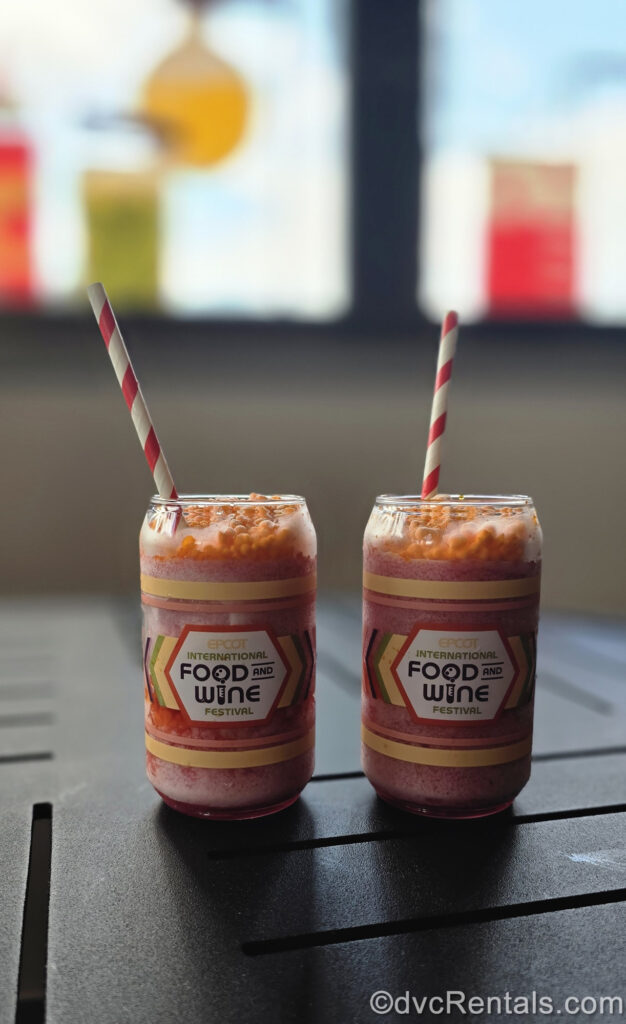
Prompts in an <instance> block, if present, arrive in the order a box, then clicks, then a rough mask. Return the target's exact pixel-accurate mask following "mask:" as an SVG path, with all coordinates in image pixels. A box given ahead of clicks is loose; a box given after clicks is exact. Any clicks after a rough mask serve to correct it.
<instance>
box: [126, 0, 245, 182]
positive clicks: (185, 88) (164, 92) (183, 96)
mask: <svg viewBox="0 0 626 1024" xmlns="http://www.w3.org/2000/svg"><path fill="white" fill-rule="evenodd" d="M203 6H204V5H203V4H199V3H197V2H194V3H193V5H192V9H191V15H190V26H189V32H188V35H187V37H186V39H185V40H184V41H183V42H182V44H181V45H180V46H178V47H177V48H176V49H175V50H174V51H173V52H172V53H171V54H169V56H167V57H165V59H164V60H163V61H162V62H161V63H160V64H159V65H158V66H157V68H156V69H155V70H154V72H153V73H152V74H151V76H150V78H149V79H148V81H147V82H146V83H145V85H144V87H143V90H142V97H141V113H142V115H143V116H144V117H145V118H147V120H148V121H149V122H150V124H151V125H152V126H153V128H155V129H156V130H157V131H158V133H159V135H160V136H161V139H162V143H163V145H164V147H165V149H166V151H167V153H168V155H169V157H170V158H171V159H172V160H173V161H174V162H176V163H179V164H187V165H191V166H195V167H209V166H211V165H212V164H215V163H217V162H218V161H219V160H222V159H223V158H224V157H226V156H228V154H229V153H231V152H232V151H233V149H235V148H236V146H237V145H238V143H239V142H240V140H241V138H242V137H243V133H244V130H245V126H246V120H247V114H248V95H247V92H246V89H245V86H244V83H243V81H242V79H241V78H240V76H239V75H238V74H237V72H236V71H235V70H234V69H233V68H232V67H231V66H230V65H229V64H227V63H226V62H225V61H223V60H221V59H220V58H219V57H218V56H217V55H216V54H214V53H212V52H211V51H210V50H209V49H208V47H207V46H206V44H205V42H204V39H203V37H202V24H201V8H202V7H203Z"/></svg>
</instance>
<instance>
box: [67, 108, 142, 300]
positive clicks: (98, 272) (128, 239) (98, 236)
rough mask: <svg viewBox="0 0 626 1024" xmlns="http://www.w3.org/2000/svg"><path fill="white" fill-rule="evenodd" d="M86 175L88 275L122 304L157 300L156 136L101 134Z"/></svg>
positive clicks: (127, 130)
mask: <svg viewBox="0 0 626 1024" xmlns="http://www.w3.org/2000/svg"><path fill="white" fill-rule="evenodd" d="M94 156H96V159H95V160H94V164H95V166H92V167H91V168H89V169H87V170H86V171H85V172H84V175H83V203H84V207H85V217H86V228H87V276H88V278H89V280H90V281H105V282H106V287H107V291H108V293H109V295H110V297H111V301H112V302H113V303H114V304H115V306H116V307H118V308H120V309H124V308H126V309H151V308H154V307H155V306H156V305H157V301H158V277H159V204H158V179H157V174H156V171H155V158H154V152H153V140H152V139H151V138H150V137H149V135H148V133H141V132H138V131H137V130H136V129H133V130H129V129H128V128H126V129H125V130H122V131H120V130H109V131H107V132H105V133H103V137H102V138H101V140H100V145H99V148H98V152H97V154H94Z"/></svg>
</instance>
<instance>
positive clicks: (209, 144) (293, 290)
mask: <svg viewBox="0 0 626 1024" xmlns="http://www.w3.org/2000/svg"><path fill="white" fill-rule="evenodd" d="M2 18H3V33H2V44H1V47H0V306H2V307H4V308H7V307H18V308H29V307H39V308H44V309H45V308H51V307H58V308H62V309H63V308H70V307H72V306H76V307H79V306H84V303H85V299H84V288H85V284H86V283H88V281H89V280H91V279H94V278H96V279H102V280H103V281H104V282H105V284H106V285H107V287H108V289H109V290H110V293H111V297H112V299H113V300H114V302H115V303H116V305H117V306H118V307H119V308H124V309H131V310H142V311H146V310H148V311H149V310H152V309H162V310H165V311H169V312H171V313H173V314H176V315H183V316H184V315H218V316H219V315H224V316H230V315H234V316H242V317H256V318H263V317H276V316H287V317H303V318H313V319H315V318H318V319H325V318H332V317H335V316H337V315H339V314H340V313H342V312H343V311H344V310H345V308H346V306H347V304H348V302H349V284H348V269H347V263H348V256H347V253H348V240H347V237H346V232H347V165H348V154H347V148H346V147H347V143H346V140H347V138H348V125H347V119H348V99H349V93H348V83H347V75H346V53H345V50H346V11H345V3H344V2H343V0H212V2H206V3H202V2H200V0H188V2H187V3H183V2H179V0H132V2H128V0H108V2H107V3H106V4H99V5H98V4H89V3H85V2H84V0H63V2H62V3H60V4H57V3H52V4H51V3H48V4H42V3H41V2H39V0H20V2H19V3H14V4H8V3H7V4H5V5H4V10H3V16H2Z"/></svg>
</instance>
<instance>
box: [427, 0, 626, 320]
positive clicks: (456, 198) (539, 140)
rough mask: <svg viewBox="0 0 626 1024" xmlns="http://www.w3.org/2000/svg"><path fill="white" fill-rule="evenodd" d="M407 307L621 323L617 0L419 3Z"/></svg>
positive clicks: (623, 225)
mask: <svg viewBox="0 0 626 1024" xmlns="http://www.w3.org/2000/svg"><path fill="white" fill-rule="evenodd" d="M421 72H422V81H423V110H422V115H421V117H422V131H423V136H422V138H423V146H424V149H423V152H424V162H423V166H422V181H421V220H420V233H421V238H420V242H419V245H420V262H421V267H422V271H421V280H420V282H419V285H418V295H419V303H420V306H421V307H422V308H423V309H424V311H425V312H426V313H428V314H429V315H431V316H439V315H440V314H441V312H442V311H443V310H444V309H445V308H449V307H450V306H457V307H458V309H459V311H460V312H461V313H462V315H463V316H464V317H465V318H466V319H469V318H472V319H479V318H482V317H486V316H504V317H515V318H519V317H530V318H535V319H541V318H546V317H574V316H575V317H583V318H585V319H588V320H595V321H604V322H611V321H616V320H617V321H623V320H624V319H626V265H625V264H624V260H623V249H624V238H626V189H625V188H624V184H623V178H624V170H623V167H624V161H623V160H622V156H625V157H626V4H624V3H623V0H595V2H594V3H589V2H587V0H549V2H548V3H546V2H545V0H505V2H503V0H426V2H425V3H424V5H423V24H422V68H421Z"/></svg>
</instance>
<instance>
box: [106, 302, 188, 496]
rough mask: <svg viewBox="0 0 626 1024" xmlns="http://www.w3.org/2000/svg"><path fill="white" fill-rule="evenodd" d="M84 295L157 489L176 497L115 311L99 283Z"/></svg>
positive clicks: (162, 494)
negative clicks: (86, 297) (96, 323)
mask: <svg viewBox="0 0 626 1024" xmlns="http://www.w3.org/2000/svg"><path fill="white" fill-rule="evenodd" d="M87 295H88V296H89V301H90V303H91V308H92V309H93V311H94V315H95V317H96V320H97V321H98V327H99V328H100V333H101V335H102V337H103V339H104V344H105V345H106V347H107V351H108V353H109V356H110V358H111V362H112V363H113V369H114V370H115V375H116V377H117V379H118V381H119V383H120V387H121V389H122V394H123V395H124V399H125V401H126V405H127V406H128V410H129V412H130V415H131V419H132V421H133V423H134V424H135V430H136V431H137V436H138V438H139V443H140V444H141V447H142V448H143V451H144V455H145V456H146V459H147V460H148V465H149V466H150V470H151V472H152V475H153V477H154V482H155V484H156V489H157V491H158V493H159V495H160V496H161V497H162V498H177V497H178V493H177V491H176V488H175V486H174V481H173V479H172V474H171V473H170V470H169V466H168V464H167V462H166V459H165V455H164V454H163V449H162V448H161V445H160V444H159V442H158V439H157V436H156V432H155V430H154V427H153V426H152V420H151V419H150V413H149V412H148V407H147V405H146V400H145V398H144V397H143V395H142V393H141V388H140V387H139V381H138V380H137V378H136V376H135V371H134V370H133V367H132V363H131V361H130V356H129V355H128V352H127V351H126V345H125V344H124V339H123V338H122V334H121V332H120V329H119V327H118V324H117V320H116V319H115V313H114V312H113V309H112V308H111V303H110V302H109V298H108V295H107V293H106V292H105V290H104V288H103V286H102V285H101V284H100V283H99V282H97V283H96V284H92V285H90V286H89V288H88V289H87Z"/></svg>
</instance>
